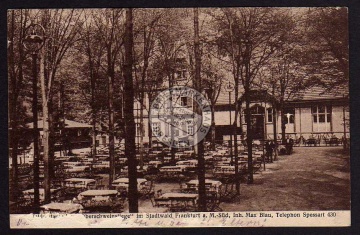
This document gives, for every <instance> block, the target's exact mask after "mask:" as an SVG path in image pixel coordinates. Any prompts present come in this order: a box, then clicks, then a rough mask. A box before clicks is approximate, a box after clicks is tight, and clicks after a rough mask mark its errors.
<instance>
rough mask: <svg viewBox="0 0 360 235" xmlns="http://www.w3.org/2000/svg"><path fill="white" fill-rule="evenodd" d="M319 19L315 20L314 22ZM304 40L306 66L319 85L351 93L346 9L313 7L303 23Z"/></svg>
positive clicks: (302, 60) (304, 62)
mask: <svg viewBox="0 0 360 235" xmlns="http://www.w3.org/2000/svg"><path fill="white" fill-rule="evenodd" d="M314 19H316V20H314ZM301 23H302V24H301V25H302V27H303V28H302V32H303V35H304V36H305V37H304V39H305V40H304V42H303V47H304V51H305V53H304V55H303V57H302V58H301V62H302V64H303V66H305V67H306V68H307V70H308V73H309V74H311V75H312V79H316V80H317V82H318V84H320V85H322V86H323V87H325V88H327V90H330V89H332V90H334V89H333V88H334V87H336V88H340V90H341V91H342V90H344V89H345V90H348V86H349V84H348V83H349V47H348V42H349V32H348V10H347V8H345V7H326V8H322V7H320V8H311V9H309V10H308V11H307V13H306V14H305V17H304V20H303V21H301Z"/></svg>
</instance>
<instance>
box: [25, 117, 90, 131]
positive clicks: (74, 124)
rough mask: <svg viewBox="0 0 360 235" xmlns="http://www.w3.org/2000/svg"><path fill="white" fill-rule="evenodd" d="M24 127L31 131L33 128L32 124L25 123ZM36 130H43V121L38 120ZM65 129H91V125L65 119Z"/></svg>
mask: <svg viewBox="0 0 360 235" xmlns="http://www.w3.org/2000/svg"><path fill="white" fill-rule="evenodd" d="M26 127H27V128H29V129H32V128H33V123H32V122H30V123H27V124H26ZM38 128H39V129H43V121H42V119H40V120H39V121H38ZM65 128H91V125H89V124H85V123H81V122H75V121H71V120H68V119H65Z"/></svg>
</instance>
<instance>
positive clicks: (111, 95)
mask: <svg viewBox="0 0 360 235" xmlns="http://www.w3.org/2000/svg"><path fill="white" fill-rule="evenodd" d="M108 56H109V55H108ZM108 86H109V88H108V89H109V90H108V99H109V109H108V112H109V157H110V175H109V185H111V184H112V182H113V181H114V177H115V149H114V140H115V138H114V107H113V106H114V104H113V103H114V74H113V71H109V74H108Z"/></svg>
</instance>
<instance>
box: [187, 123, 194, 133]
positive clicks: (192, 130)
mask: <svg viewBox="0 0 360 235" xmlns="http://www.w3.org/2000/svg"><path fill="white" fill-rule="evenodd" d="M187 134H188V135H193V134H194V127H193V126H192V125H188V126H187Z"/></svg>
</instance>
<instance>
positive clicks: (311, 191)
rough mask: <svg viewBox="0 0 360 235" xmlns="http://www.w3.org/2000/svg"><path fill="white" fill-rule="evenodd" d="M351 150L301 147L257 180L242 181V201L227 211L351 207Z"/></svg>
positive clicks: (269, 167)
mask: <svg viewBox="0 0 360 235" xmlns="http://www.w3.org/2000/svg"><path fill="white" fill-rule="evenodd" d="M349 159H350V157H349V154H344V153H343V150H342V148H341V147H298V148H294V153H293V154H292V155H285V156H279V160H278V161H276V162H274V163H272V164H267V165H266V170H265V171H262V172H260V173H258V174H256V175H255V177H254V184H252V185H247V184H242V185H241V199H240V203H223V204H222V205H221V207H222V208H223V209H224V210H225V211H241V210H248V211H251V210H271V211H275V210H349V209H350V195H351V193H350V164H349Z"/></svg>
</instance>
